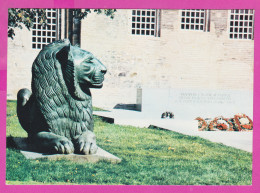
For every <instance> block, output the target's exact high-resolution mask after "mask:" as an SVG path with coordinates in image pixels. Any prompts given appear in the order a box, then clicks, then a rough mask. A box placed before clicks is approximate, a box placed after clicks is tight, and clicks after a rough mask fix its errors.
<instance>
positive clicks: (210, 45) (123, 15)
mask: <svg viewBox="0 0 260 193" xmlns="http://www.w3.org/2000/svg"><path fill="white" fill-rule="evenodd" d="M210 12H211V15H210V32H203V31H191V30H190V31H189V30H181V29H180V26H181V23H180V22H181V12H180V11H179V10H162V11H161V33H160V34H161V35H160V37H153V36H140V35H132V34H131V10H127V9H121V10H117V12H116V13H115V17H114V19H110V18H109V17H106V16H104V15H97V14H95V13H92V14H90V15H89V16H88V17H87V18H86V19H84V20H83V21H82V27H81V47H82V48H83V49H86V50H88V51H90V52H92V53H93V54H94V55H95V56H96V57H97V58H99V59H100V61H101V62H103V63H104V65H106V66H107V68H108V72H107V74H106V76H105V82H104V87H103V88H102V89H93V90H92V93H93V96H94V97H93V104H94V105H96V106H100V107H105V108H113V107H114V106H115V105H116V104H120V103H123V104H134V103H136V98H137V97H136V95H137V88H192V89H196V88H198V89H224V90H225V89H227V90H228V89H235V90H237V89H239V90H252V89H253V58H254V52H253V50H254V41H253V40H232V39H229V34H228V28H229V26H228V22H229V21H228V17H229V11H228V10H211V11H210ZM37 53H38V50H32V49H31V32H28V31H27V30H26V29H24V30H23V32H22V33H21V34H20V35H18V33H17V36H16V37H15V39H14V40H9V44H8V97H9V98H13V97H14V96H15V95H16V92H17V91H18V90H19V89H20V88H23V87H29V88H30V81H31V65H32V62H33V60H34V58H35V57H36V55H37Z"/></svg>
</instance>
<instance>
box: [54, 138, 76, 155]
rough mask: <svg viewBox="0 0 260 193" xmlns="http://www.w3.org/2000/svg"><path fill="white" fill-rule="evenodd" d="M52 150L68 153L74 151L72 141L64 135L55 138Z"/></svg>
mask: <svg viewBox="0 0 260 193" xmlns="http://www.w3.org/2000/svg"><path fill="white" fill-rule="evenodd" d="M53 150H54V152H55V153H62V154H70V153H73V152H74V146H73V143H72V142H71V141H70V140H69V139H67V138H66V137H62V138H58V139H55V141H54V146H53Z"/></svg>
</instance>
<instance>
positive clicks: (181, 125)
mask: <svg viewBox="0 0 260 193" xmlns="http://www.w3.org/2000/svg"><path fill="white" fill-rule="evenodd" d="M93 114H94V115H98V116H101V117H104V118H109V119H110V120H114V121H113V122H114V123H115V124H119V125H131V126H136V127H149V126H156V127H160V128H163V129H167V130H171V131H175V132H178V133H182V134H185V135H190V136H198V137H201V138H204V139H208V140H210V141H212V142H217V143H222V144H224V145H227V146H231V147H234V148H237V149H241V150H244V151H248V152H252V149H253V148H252V141H253V135H252V134H253V133H252V132H224V131H198V122H197V121H196V120H177V119H161V118H158V119H154V118H153V119H151V118H149V117H150V116H148V115H147V114H144V113H142V112H137V111H129V110H120V109H114V110H113V111H111V112H105V111H94V113H93Z"/></svg>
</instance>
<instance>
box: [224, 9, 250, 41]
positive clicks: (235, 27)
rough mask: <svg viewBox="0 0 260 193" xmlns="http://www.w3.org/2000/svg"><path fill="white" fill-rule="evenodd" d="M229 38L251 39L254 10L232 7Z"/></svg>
mask: <svg viewBox="0 0 260 193" xmlns="http://www.w3.org/2000/svg"><path fill="white" fill-rule="evenodd" d="M229 30H230V31H229V32H230V33H229V38H230V39H250V40H252V39H253V34H254V10H252V9H232V10H231V11H230V29H229Z"/></svg>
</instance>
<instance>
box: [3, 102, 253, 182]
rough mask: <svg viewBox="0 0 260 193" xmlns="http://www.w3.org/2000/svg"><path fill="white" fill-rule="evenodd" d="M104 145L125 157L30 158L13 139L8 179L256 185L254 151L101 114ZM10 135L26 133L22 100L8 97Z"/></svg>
mask: <svg viewBox="0 0 260 193" xmlns="http://www.w3.org/2000/svg"><path fill="white" fill-rule="evenodd" d="M94 131H95V133H96V135H97V143H98V145H99V146H100V147H101V148H103V149H105V150H106V151H108V152H110V153H112V154H114V155H116V156H118V157H119V158H121V159H122V162H121V163H119V164H111V163H108V162H104V161H103V162H99V163H96V164H92V163H85V164H79V163H73V162H70V161H65V160H60V161H48V160H27V159H25V158H24V157H23V155H22V154H21V153H19V151H18V150H16V149H15V148H12V147H11V146H10V145H8V148H7V154H6V156H7V160H6V180H7V184H130V185H141V184H142V185H251V183H252V154H251V153H248V152H245V151H242V150H238V149H235V148H231V147H227V146H224V145H221V144H217V143H212V142H210V141H208V140H204V139H201V138H199V137H191V136H187V135H182V134H179V133H175V132H172V131H166V130H158V129H148V128H137V127H131V126H121V125H115V124H109V123H106V122H103V121H102V120H101V119H100V118H98V117H95V130H94ZM6 133H7V137H9V138H10V136H13V137H25V136H27V134H26V132H25V131H23V129H22V128H21V126H20V125H19V122H18V120H17V116H16V101H8V103H7V131H6Z"/></svg>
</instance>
